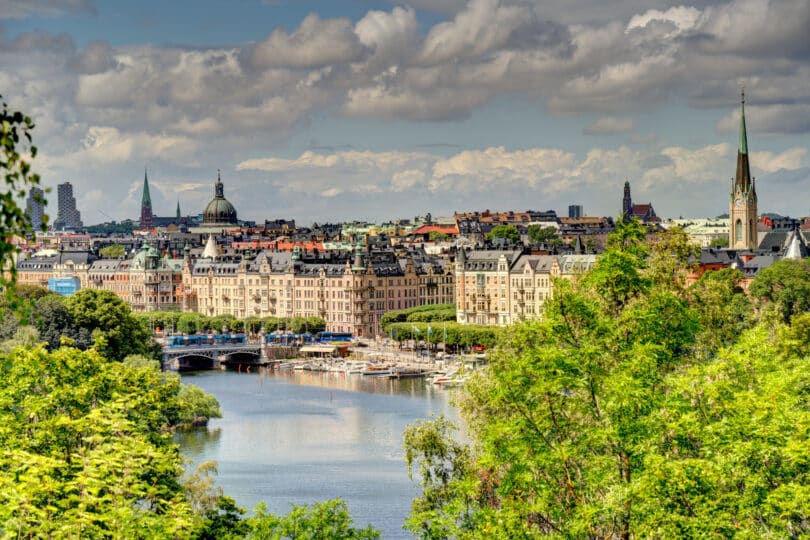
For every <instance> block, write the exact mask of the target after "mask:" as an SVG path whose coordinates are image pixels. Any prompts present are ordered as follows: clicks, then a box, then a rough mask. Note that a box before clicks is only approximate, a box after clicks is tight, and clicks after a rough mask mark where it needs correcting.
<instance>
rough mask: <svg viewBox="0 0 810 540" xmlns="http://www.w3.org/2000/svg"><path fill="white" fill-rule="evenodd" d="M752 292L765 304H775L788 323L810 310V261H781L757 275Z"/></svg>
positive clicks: (753, 295)
mask: <svg viewBox="0 0 810 540" xmlns="http://www.w3.org/2000/svg"><path fill="white" fill-rule="evenodd" d="M748 291H749V292H750V293H751V296H752V297H754V298H755V299H757V300H758V301H759V302H760V304H761V305H764V304H768V303H772V304H773V305H774V306H775V308H776V309H777V310H778V312H779V315H780V316H781V318H782V320H783V321H784V322H787V321H789V320H790V318H791V317H792V316H793V315H796V314H798V313H802V312H805V311H808V310H810V261H808V260H807V259H802V260H799V261H794V260H789V259H783V260H781V261H777V262H775V263H774V264H772V265H771V266H769V267H767V268H765V269H763V270H761V271H760V272H759V274H757V276H756V277H755V278H754V280H753V281H752V282H751V285H750V286H749V287H748Z"/></svg>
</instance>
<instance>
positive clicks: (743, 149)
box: [739, 87, 748, 155]
mask: <svg viewBox="0 0 810 540" xmlns="http://www.w3.org/2000/svg"><path fill="white" fill-rule="evenodd" d="M739 152H740V153H741V154H746V155H747V154H748V135H747V134H746V133H745V88H744V87H743V89H742V90H741V91H740V148H739Z"/></svg>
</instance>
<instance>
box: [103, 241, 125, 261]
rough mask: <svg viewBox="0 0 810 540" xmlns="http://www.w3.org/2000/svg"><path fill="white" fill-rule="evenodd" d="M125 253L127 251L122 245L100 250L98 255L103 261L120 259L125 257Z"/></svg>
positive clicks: (113, 245)
mask: <svg viewBox="0 0 810 540" xmlns="http://www.w3.org/2000/svg"><path fill="white" fill-rule="evenodd" d="M125 253H126V249H125V248H124V246H122V245H121V244H112V245H110V246H107V247H103V248H101V249H100V250H98V254H99V255H101V258H103V259H118V258H119V257H123V256H124V254H125Z"/></svg>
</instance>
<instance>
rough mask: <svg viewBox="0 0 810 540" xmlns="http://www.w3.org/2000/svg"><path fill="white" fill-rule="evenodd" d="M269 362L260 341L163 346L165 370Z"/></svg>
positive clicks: (252, 364) (193, 369) (201, 368)
mask: <svg viewBox="0 0 810 540" xmlns="http://www.w3.org/2000/svg"><path fill="white" fill-rule="evenodd" d="M266 363H267V355H266V354H265V351H264V350H263V348H262V346H261V344H260V343H247V344H227V345H226V344H223V345H191V346H187V347H168V346H167V347H163V370H164V371H199V370H206V369H219V367H220V366H222V365H237V364H241V365H248V366H254V365H255V366H258V365H263V364H266Z"/></svg>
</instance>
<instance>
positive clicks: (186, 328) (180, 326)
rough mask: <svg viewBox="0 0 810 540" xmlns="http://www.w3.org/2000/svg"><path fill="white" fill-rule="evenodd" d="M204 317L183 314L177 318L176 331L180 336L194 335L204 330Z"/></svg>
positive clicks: (195, 314) (197, 314) (196, 314)
mask: <svg viewBox="0 0 810 540" xmlns="http://www.w3.org/2000/svg"><path fill="white" fill-rule="evenodd" d="M205 320H206V317H205V316H204V315H200V314H199V313H183V314H182V315H180V317H178V318H177V331H178V332H180V333H182V334H196V333H197V332H201V331H203V330H204V325H205V322H204V321H205Z"/></svg>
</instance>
